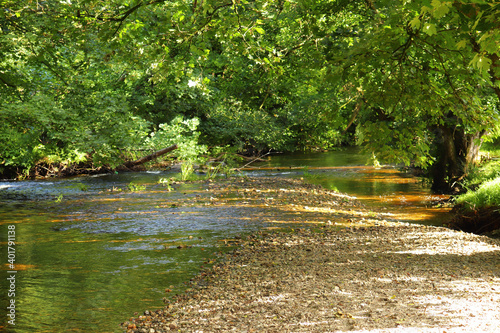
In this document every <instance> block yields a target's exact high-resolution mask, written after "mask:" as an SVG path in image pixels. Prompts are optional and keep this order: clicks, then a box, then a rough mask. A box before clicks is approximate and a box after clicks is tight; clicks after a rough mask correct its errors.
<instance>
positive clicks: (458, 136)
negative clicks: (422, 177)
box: [431, 126, 486, 193]
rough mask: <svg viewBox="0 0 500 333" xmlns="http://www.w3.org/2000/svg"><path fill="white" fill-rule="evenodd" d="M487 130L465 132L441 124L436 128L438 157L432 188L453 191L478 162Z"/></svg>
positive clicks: (442, 191) (434, 167)
mask: <svg viewBox="0 0 500 333" xmlns="http://www.w3.org/2000/svg"><path fill="white" fill-rule="evenodd" d="M485 133H486V131H481V132H477V133H465V132H464V131H463V129H459V128H450V127H446V126H440V127H438V128H437V129H436V131H435V134H436V138H435V139H436V157H437V160H436V162H435V163H434V165H433V166H432V169H431V176H432V190H433V191H435V192H440V193H452V192H458V191H460V190H461V184H460V183H459V182H460V181H461V180H462V179H463V178H464V177H465V176H466V175H467V173H468V172H469V171H470V168H471V166H472V165H473V164H474V163H475V162H476V159H477V157H478V155H479V149H480V148H481V144H482V142H483V140H482V137H483V135H484V134H485Z"/></svg>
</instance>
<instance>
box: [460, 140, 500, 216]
mask: <svg viewBox="0 0 500 333" xmlns="http://www.w3.org/2000/svg"><path fill="white" fill-rule="evenodd" d="M481 153H482V155H483V156H486V157H487V158H488V159H487V160H486V161H484V162H482V163H481V164H480V165H479V166H477V167H476V168H475V169H473V170H472V171H471V172H470V174H469V176H468V177H467V180H466V182H465V186H466V187H468V188H469V189H470V190H469V191H467V192H466V193H464V194H462V195H459V196H458V197H457V198H456V201H455V202H456V204H458V205H460V206H463V207H464V208H465V209H466V210H468V211H475V210H477V209H482V208H496V207H500V159H499V157H500V144H499V143H491V142H489V143H485V144H484V145H483V146H482V148H481Z"/></svg>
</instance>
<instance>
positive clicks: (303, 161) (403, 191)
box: [0, 150, 441, 332]
mask: <svg viewBox="0 0 500 333" xmlns="http://www.w3.org/2000/svg"><path fill="white" fill-rule="evenodd" d="M366 161H367V157H366V156H363V155H361V154H359V153H358V152H357V151H352V150H346V151H339V152H333V153H323V154H319V153H318V154H307V155H306V154H293V155H275V156H273V157H272V158H271V159H270V160H268V161H266V162H261V163H259V164H253V165H252V166H255V167H256V169H253V170H252V171H247V173H248V174H249V175H254V176H259V175H266V176H269V175H275V176H280V177H283V176H285V177H304V169H303V168H304V167H308V170H307V172H306V174H307V176H306V177H305V178H306V179H307V180H309V181H311V182H314V183H318V184H321V185H323V186H325V187H327V188H330V189H338V190H339V191H341V192H346V193H348V194H350V195H353V196H356V197H358V198H360V199H361V200H364V201H366V202H369V203H371V204H377V205H382V206H388V207H390V208H389V209H388V211H390V212H393V211H396V213H397V214H401V216H400V217H399V216H397V215H396V216H395V217H396V218H401V219H402V220H412V219H413V220H419V222H423V223H433V222H430V221H431V219H432V218H434V220H433V221H435V219H436V218H437V219H439V218H440V217H439V213H440V212H441V211H439V210H436V209H430V208H427V207H426V206H427V205H428V201H429V200H430V199H432V195H431V193H430V191H429V189H428V186H426V185H425V184H424V183H422V182H421V180H419V179H417V178H414V177H412V176H410V175H408V174H404V173H401V172H399V171H398V170H397V169H396V168H381V169H375V168H372V167H367V166H366V165H365V163H366ZM259 168H260V169H259ZM170 176H172V174H168V173H122V174H113V175H100V176H93V177H77V178H71V179H62V180H48V181H22V182H0V204H1V206H0V225H1V227H0V230H1V234H0V241H1V244H2V250H1V254H0V255H1V257H2V270H1V272H2V277H1V282H0V285H1V288H2V290H6V289H8V288H7V287H8V285H7V280H6V277H5V274H6V273H7V270H8V266H7V265H5V262H6V261H5V259H4V258H7V250H6V238H7V226H8V225H13V224H15V225H16V244H17V245H16V264H17V266H16V268H17V270H18V273H17V281H16V306H17V309H18V311H17V313H16V316H17V317H16V330H15V332H68V331H75V332H121V331H122V330H121V329H120V328H119V326H118V325H119V323H120V322H122V321H124V320H126V319H127V318H128V317H129V316H132V315H133V314H134V312H136V311H137V312H142V311H144V310H145V309H155V308H160V307H162V304H163V303H162V301H161V299H162V297H164V296H166V294H165V290H164V289H165V288H169V289H173V290H174V292H175V291H180V290H182V289H183V288H184V284H183V282H185V281H187V280H188V279H189V278H190V277H191V276H193V275H194V274H196V273H197V272H198V270H199V267H200V265H202V264H203V263H204V262H206V261H207V260H209V258H211V257H213V256H214V252H217V251H220V250H223V249H222V248H219V247H218V245H217V244H223V242H219V240H222V239H225V238H232V237H234V236H236V235H237V234H240V233H244V232H251V231H254V230H256V229H257V228H261V227H263V225H262V224H260V225H257V224H255V223H251V222H252V219H255V217H256V216H257V215H258V213H256V212H253V213H252V212H247V211H243V210H237V209H236V208H231V207H225V208H224V209H221V208H220V207H219V208H217V207H214V206H211V205H208V204H207V205H204V204H203V202H204V201H209V200H210V193H209V192H207V188H206V187H205V185H203V184H194V185H182V186H181V185H178V184H174V185H172V186H173V187H174V189H175V190H174V191H167V190H166V189H165V187H163V186H162V185H161V184H159V180H160V179H161V178H162V177H170ZM130 183H135V184H140V185H145V186H146V189H145V190H143V191H138V192H130V191H129V190H127V185H128V184H130ZM56 201H60V202H56ZM190 201H191V202H192V203H193V204H192V205H191V204H188V203H189V202H190ZM395 207H396V208H395ZM170 286H173V288H171V287H170ZM8 301H9V300H8V299H7V294H6V293H2V295H1V296H0V306H1V307H2V308H3V309H5V308H6V307H7V302H8ZM1 320H2V321H1V322H0V326H2V325H5V320H6V318H5V317H2V319H1ZM1 330H2V329H1V328H0V331H1Z"/></svg>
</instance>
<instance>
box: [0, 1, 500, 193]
mask: <svg viewBox="0 0 500 333" xmlns="http://www.w3.org/2000/svg"><path fill="white" fill-rule="evenodd" d="M2 8H3V10H2V13H1V14H0V15H1V16H0V29H1V34H0V51H1V52H0V86H1V91H0V98H1V105H0V118H1V121H0V143H1V147H2V148H1V149H0V167H1V168H2V170H3V173H4V174H5V175H7V174H8V173H10V172H12V171H13V170H14V171H15V172H18V173H19V172H25V173H29V172H30V171H33V170H34V168H35V166H44V167H48V166H53V165H58V167H59V168H64V167H68V166H70V165H74V164H78V163H87V164H88V165H96V166H98V165H108V166H111V167H113V166H116V165H118V164H121V163H122V162H123V161H124V160H126V159H130V158H132V157H133V156H135V155H137V154H140V151H144V150H153V149H160V148H164V147H165V146H167V145H169V144H171V143H173V142H174V141H175V143H178V144H179V146H180V147H181V149H179V150H178V151H177V153H178V154H179V155H180V157H182V158H191V157H193V156H196V155H199V154H201V153H204V152H205V151H206V150H207V149H210V148H211V147H232V148H233V149H235V150H238V151H240V152H242V151H246V152H249V153H256V152H259V151H263V150H268V149H274V150H281V151H293V150H297V149H315V148H321V149H328V148H331V147H333V146H336V145H340V144H353V143H358V144H362V145H364V146H366V147H367V149H370V150H371V151H373V153H374V156H377V157H379V158H384V159H390V160H392V161H395V162H402V163H405V164H414V165H417V166H421V167H424V168H430V169H431V170H434V171H433V176H434V183H435V185H436V188H438V187H441V188H442V187H447V186H448V187H449V186H450V185H451V184H454V183H456V182H457V181H459V180H460V178H461V177H462V176H463V175H464V174H465V173H466V172H467V170H468V168H469V166H470V163H472V162H473V159H474V158H475V155H476V154H477V149H478V147H479V144H480V142H481V140H482V139H483V138H484V137H485V135H487V134H489V135H490V136H494V135H495V134H496V132H497V124H498V121H497V117H498V106H499V104H500V60H499V56H500V51H499V50H500V46H499V40H500V38H499V34H500V32H499V26H500V24H499V18H500V4H498V3H494V2H488V1H479V0H475V1H438V0H432V1H382V0H381V1H372V0H356V1H345V0H319V1H313V0H296V1H285V0H270V1H249V0H238V1H237V0H225V1H224V0H222V1H221V0H193V1H175V2H174V1H163V0H150V1H139V0H130V1H114V0H106V1H102V0H100V1H96V0H80V1H76V0H67V1H38V2H37V1H30V0H23V1H11V0H8V1H2Z"/></svg>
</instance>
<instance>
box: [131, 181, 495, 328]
mask: <svg viewBox="0 0 500 333" xmlns="http://www.w3.org/2000/svg"><path fill="white" fill-rule="evenodd" d="M209 190H210V193H211V198H210V204H211V205H217V206H220V208H221V209H223V207H224V206H227V205H239V206H242V207H243V206H244V207H246V208H247V209H248V210H247V212H248V219H249V223H263V224H265V223H266V222H273V223H277V222H279V223H281V224H282V225H283V228H282V229H266V230H263V231H262V232H259V233H257V234H254V235H250V236H246V237H243V238H242V239H234V240H228V241H230V242H234V243H235V245H236V247H235V249H234V251H233V252H231V253H228V254H225V255H222V256H221V258H220V260H219V261H218V262H217V263H216V265H215V266H213V267H212V268H210V269H206V270H204V271H202V273H200V274H199V275H198V276H197V278H195V279H193V280H192V281H191V283H190V288H189V289H188V291H187V292H186V293H183V294H179V295H176V296H173V297H170V298H168V299H167V300H166V302H167V304H166V307H165V308H164V309H162V310H157V311H148V310H147V311H145V313H144V315H141V316H139V317H136V318H130V319H129V320H128V321H126V322H124V323H123V324H122V327H123V328H124V331H126V332H148V333H152V332H166V331H180V332H228V331H236V332H330V331H363V330H371V331H373V332H398V331H404V332H409V331H418V332H442V331H447V332H462V331H463V332H466V331H475V332H478V331H479V332H494V331H496V330H497V328H498V327H499V326H500V314H499V313H498V308H499V307H500V260H499V253H500V241H498V240H494V239H490V238H487V237H484V236H477V235H473V234H468V233H463V232H458V231H453V230H449V229H445V228H439V227H429V226H420V225H410V224H406V223H400V222H398V221H397V220H395V219H393V218H392V217H391V214H390V213H388V212H386V211H382V212H379V211H374V210H373V208H370V207H365V206H363V205H362V204H360V203H359V202H358V201H357V200H355V199H354V198H352V197H349V196H347V195H344V194H341V193H336V192H333V191H328V190H325V189H323V188H321V187H318V186H314V185H310V184H305V183H303V182H301V181H300V180H296V179H276V178H273V179H271V178H234V179H230V180H226V181H221V182H214V183H211V184H210V186H209ZM257 220H258V221H257ZM159 287H165V288H167V286H159Z"/></svg>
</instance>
